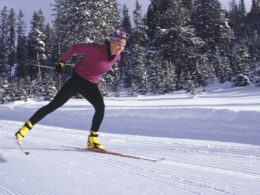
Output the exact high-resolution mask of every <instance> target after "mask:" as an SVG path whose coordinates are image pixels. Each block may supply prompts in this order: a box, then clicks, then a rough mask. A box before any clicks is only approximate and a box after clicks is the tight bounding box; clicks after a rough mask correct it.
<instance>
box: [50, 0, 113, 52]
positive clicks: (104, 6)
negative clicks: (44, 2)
mask: <svg viewBox="0 0 260 195" xmlns="http://www.w3.org/2000/svg"><path fill="white" fill-rule="evenodd" d="M54 10H55V11H56V13H55V17H56V19H55V21H56V22H55V23H56V28H58V29H56V32H59V33H58V35H59V38H60V41H61V46H62V47H61V48H62V50H64V49H66V48H67V47H68V46H70V45H71V44H74V43H79V42H84V41H85V42H100V43H101V42H103V41H104V39H105V38H107V37H108V36H109V35H110V33H111V32H112V30H113V29H114V27H115V25H116V23H117V4H116V1H115V0H110V1H101V0H55V4H54Z"/></svg>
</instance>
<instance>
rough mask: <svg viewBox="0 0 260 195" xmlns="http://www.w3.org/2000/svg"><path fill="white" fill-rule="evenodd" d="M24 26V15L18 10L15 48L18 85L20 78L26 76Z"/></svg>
mask: <svg viewBox="0 0 260 195" xmlns="http://www.w3.org/2000/svg"><path fill="white" fill-rule="evenodd" d="M25 31H26V25H25V21H24V14H23V12H22V11H21V10H20V11H19V14H18V18H17V48H16V61H17V68H16V76H17V77H18V83H19V81H20V79H21V78H25V76H26V69H25V65H26V61H27V57H28V51H27V46H26V40H27V38H26V35H25Z"/></svg>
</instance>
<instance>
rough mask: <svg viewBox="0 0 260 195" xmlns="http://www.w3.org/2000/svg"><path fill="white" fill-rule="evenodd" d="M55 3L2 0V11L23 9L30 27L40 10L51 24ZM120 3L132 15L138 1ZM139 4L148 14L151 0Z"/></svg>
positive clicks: (247, 0) (225, 3)
mask: <svg viewBox="0 0 260 195" xmlns="http://www.w3.org/2000/svg"><path fill="white" fill-rule="evenodd" d="M237 1H238V0H237ZM53 2H54V0H0V9H2V8H3V6H5V5H6V6H7V7H8V8H11V7H12V8H14V9H15V10H16V11H17V12H18V11H19V9H22V11H23V13H24V14H25V17H26V21H27V23H28V25H29V21H30V20H31V17H32V14H33V11H35V10H39V9H42V10H43V13H44V16H45V17H46V21H47V22H51V20H52V19H51V14H52V7H51V6H50V4H51V3H53ZM118 2H119V3H120V4H121V5H123V4H126V5H127V7H128V8H129V12H130V13H132V12H133V10H134V7H135V2H136V0H118ZM139 2H140V3H141V5H142V9H143V12H144V13H146V10H147V8H148V5H149V3H150V0H139ZM220 2H221V3H222V5H223V7H224V8H225V9H229V4H230V2H231V0H220ZM245 3H246V7H247V10H248V11H249V10H250V7H251V0H245ZM28 27H29V26H28Z"/></svg>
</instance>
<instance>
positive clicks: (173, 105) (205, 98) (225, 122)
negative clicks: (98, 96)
mask: <svg viewBox="0 0 260 195" xmlns="http://www.w3.org/2000/svg"><path fill="white" fill-rule="evenodd" d="M46 103H47V102H41V103H37V102H33V101H30V102H26V103H24V102H14V103H9V104H5V105H1V106H0V167H1V171H0V178H1V179H0V194H3V195H9V194H15V195H16V194H26V195H30V194H32V195H35V194H44V195H45V194H46V195H50V194H57V195H58V194H63V195H65V194H68V195H74V194H75V195H81V194H84V195H85V194H97V195H100V194H102V195H104V194H105V195H106V194H107V195H110V194H123V195H128V194H129V195H133V194H142V195H143V194H147V195H148V194H149V195H150V194H156V195H157V194H167V195H168V194H177V195H183V194H187V195H188V194H205V195H208V194H210V195H214V194H236V195H237V194H241V195H247V194H250V195H253V194H260V187H259V183H260V147H259V145H260V121H259V118H260V90H259V88H255V87H249V88H229V87H225V88H224V87H223V86H222V89H219V86H217V87H216V88H211V89H208V90H207V91H206V92H198V93H197V97H196V98H194V99H191V98H189V97H188V95H186V94H184V93H181V92H179V93H176V94H173V95H167V96H145V97H135V98H129V97H121V98H107V99H105V103H106V116H105V120H104V123H103V124H102V129H101V132H102V133H101V136H100V140H101V141H102V143H103V144H104V145H105V147H106V149H108V150H111V151H115V152H121V153H124V154H128V155H134V156H137V157H144V158H148V159H154V160H157V159H161V158H163V159H161V160H160V161H158V162H151V161H146V160H137V159H131V158H126V157H119V156H111V155H105V154H98V153H93V152H87V151H86V150H85V149H84V148H85V144H86V137H87V135H88V131H87V130H88V128H89V126H90V122H91V117H92V115H93V109H92V107H91V106H90V105H89V104H88V103H87V102H86V101H84V100H70V101H69V102H68V103H67V104H66V105H65V106H63V107H62V108H60V109H59V110H57V111H55V112H54V113H52V114H50V115H49V116H48V117H46V118H45V119H44V120H42V121H41V122H40V123H39V124H37V125H36V126H35V128H34V129H33V130H32V131H31V132H30V133H29V135H28V136H27V137H26V138H25V140H24V143H23V144H24V149H25V150H26V151H29V152H30V155H28V156H26V155H24V154H23V153H21V151H20V150H19V148H18V146H17V145H16V143H15V142H14V139H13V135H14V133H15V132H16V130H17V129H18V128H19V127H20V126H21V125H22V124H23V122H24V121H25V120H27V119H28V118H29V117H30V115H31V114H33V112H35V111H36V110H37V109H38V108H39V107H41V106H42V105H45V104H46Z"/></svg>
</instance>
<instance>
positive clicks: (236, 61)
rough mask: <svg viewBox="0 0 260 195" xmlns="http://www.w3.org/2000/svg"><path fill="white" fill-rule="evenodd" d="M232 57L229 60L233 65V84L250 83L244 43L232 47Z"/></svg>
mask: <svg viewBox="0 0 260 195" xmlns="http://www.w3.org/2000/svg"><path fill="white" fill-rule="evenodd" d="M233 52H234V54H233V59H232V61H231V64H232V67H233V82H234V85H235V86H247V85H250V82H249V76H250V75H249V74H250V66H249V53H248V48H247V47H246V46H245V45H239V46H238V45H237V46H236V47H235V48H234V51H233Z"/></svg>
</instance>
